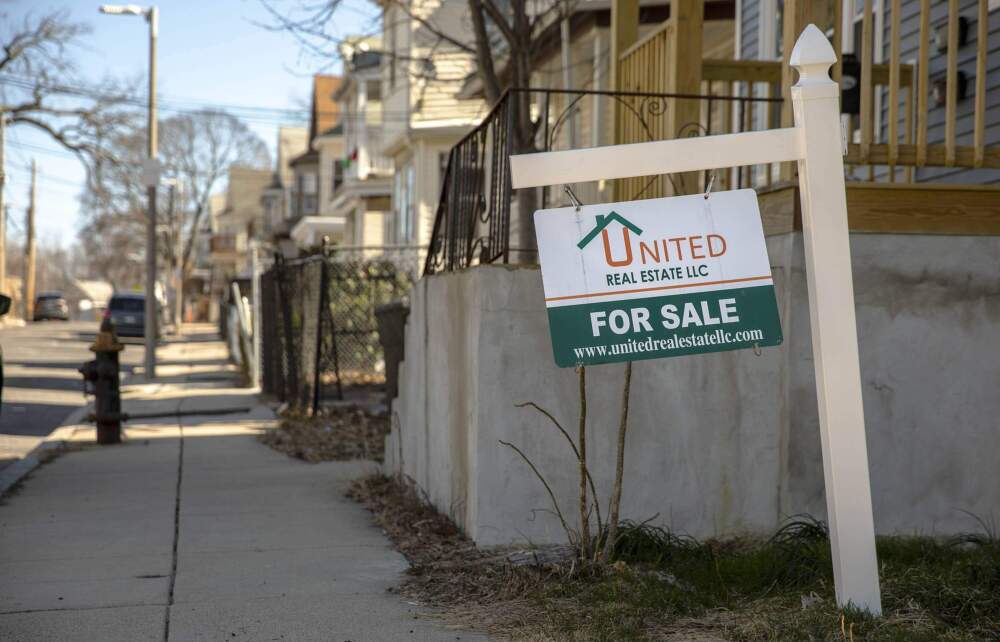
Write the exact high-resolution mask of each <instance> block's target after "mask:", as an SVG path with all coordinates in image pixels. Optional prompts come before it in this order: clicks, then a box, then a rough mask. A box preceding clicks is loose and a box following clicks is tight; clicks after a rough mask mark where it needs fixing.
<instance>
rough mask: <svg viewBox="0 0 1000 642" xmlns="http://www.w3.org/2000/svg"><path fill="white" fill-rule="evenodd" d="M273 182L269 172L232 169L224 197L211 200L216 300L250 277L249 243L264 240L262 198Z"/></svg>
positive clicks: (213, 290) (213, 273)
mask: <svg viewBox="0 0 1000 642" xmlns="http://www.w3.org/2000/svg"><path fill="white" fill-rule="evenodd" d="M272 179H273V172H272V171H271V170H269V169H256V168H252V167H241V166H232V167H230V168H229V180H228V185H227V188H226V192H225V194H224V195H223V194H216V195H213V196H212V197H211V199H210V201H209V207H210V213H211V215H212V216H211V218H212V241H211V256H212V286H211V289H212V293H213V295H215V296H214V297H213V298H216V299H219V298H220V297H222V296H224V294H225V288H227V287H228V286H229V283H231V282H232V281H233V280H235V279H247V278H249V277H250V241H251V239H253V240H261V239H263V238H264V234H265V230H266V229H267V224H266V220H267V219H266V215H265V210H264V205H263V195H264V192H265V191H266V190H267V189H268V187H269V186H270V185H271V182H272Z"/></svg>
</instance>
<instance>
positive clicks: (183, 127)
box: [160, 110, 271, 278]
mask: <svg viewBox="0 0 1000 642" xmlns="http://www.w3.org/2000/svg"><path fill="white" fill-rule="evenodd" d="M161 127H162V129H161V131H162V134H161V139H160V157H161V160H162V161H163V163H164V166H165V167H166V171H167V172H168V173H169V174H171V175H173V176H174V177H176V178H179V179H180V180H181V183H182V189H181V190H180V193H181V195H182V201H181V202H180V203H179V205H178V210H179V212H180V214H181V215H180V217H179V218H178V225H179V227H178V229H177V230H175V231H174V233H175V234H177V235H180V237H181V239H182V244H183V250H182V253H181V256H180V257H179V260H180V262H181V267H182V268H183V274H184V276H185V278H186V277H187V275H188V273H189V272H190V269H191V257H192V253H193V251H194V247H195V243H196V242H197V239H198V230H199V228H200V227H201V225H200V224H201V221H202V219H203V218H204V216H205V213H206V211H207V210H208V200H209V197H210V196H211V195H212V193H213V192H215V191H216V190H217V189H218V188H219V186H220V184H221V183H222V182H223V181H224V179H225V178H226V175H227V172H228V171H229V168H230V167H231V166H233V165H239V166H243V167H255V168H267V167H270V165H271V158H270V154H269V153H268V151H267V145H266V144H265V143H264V141H263V140H261V139H260V137H259V136H257V134H255V133H254V132H253V131H251V130H250V128H249V127H247V126H246V124H245V123H243V121H241V120H240V119H238V118H236V117H235V116H233V115H232V114H227V113H225V112H222V111H217V110H203V111H197V112H192V113H188V114H181V115H179V116H174V117H172V118H169V119H167V120H165V121H164V122H163V124H162V125H161ZM174 267H176V265H175V266H174Z"/></svg>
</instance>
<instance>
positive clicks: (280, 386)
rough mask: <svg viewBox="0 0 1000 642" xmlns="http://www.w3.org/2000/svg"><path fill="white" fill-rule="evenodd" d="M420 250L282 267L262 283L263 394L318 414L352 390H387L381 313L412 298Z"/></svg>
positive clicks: (336, 255) (334, 256)
mask: <svg viewBox="0 0 1000 642" xmlns="http://www.w3.org/2000/svg"><path fill="white" fill-rule="evenodd" d="M418 255H419V248H392V249H389V248H378V249H360V250H353V251H334V252H331V253H329V254H328V255H326V256H322V255H317V256H311V257H308V258H304V259H296V260H293V261H282V260H280V259H278V260H276V261H275V263H274V265H273V266H272V267H271V269H269V270H268V271H267V272H265V273H264V274H263V275H262V276H261V292H260V294H261V303H260V305H261V341H260V347H261V367H262V372H261V375H262V376H261V384H262V386H263V390H264V392H266V393H268V394H272V395H274V396H276V397H277V398H278V399H280V400H281V401H285V402H288V404H289V405H291V406H294V407H298V408H312V409H313V411H315V410H316V409H317V408H318V407H319V405H320V404H321V403H322V401H323V400H324V399H344V397H345V394H346V392H347V391H349V390H350V389H352V388H356V387H365V386H381V385H384V384H385V361H384V359H383V355H382V348H381V345H380V343H379V337H378V328H377V325H376V320H375V308H376V307H378V306H380V305H384V304H386V303H389V302H391V301H395V300H399V299H401V298H403V297H404V296H406V294H407V293H408V292H409V290H410V286H411V285H412V284H413V280H414V274H415V273H416V269H417V265H418V258H419V256H418Z"/></svg>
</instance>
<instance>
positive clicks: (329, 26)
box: [261, 0, 577, 249]
mask: <svg viewBox="0 0 1000 642" xmlns="http://www.w3.org/2000/svg"><path fill="white" fill-rule="evenodd" d="M444 1H445V2H460V1H461V0H444ZM465 1H466V2H467V3H468V16H467V19H466V20H464V21H461V22H460V23H455V22H454V21H449V22H447V23H445V22H441V23H438V22H437V21H435V19H434V17H433V15H432V16H430V17H427V16H425V15H423V14H422V13H421V12H419V11H416V10H415V8H414V3H413V2H411V1H410V0H383V1H382V2H380V3H379V4H380V5H381V6H382V7H383V15H385V11H386V9H387V8H389V7H393V8H398V9H399V11H400V12H401V13H402V14H403V16H404V19H406V20H414V21H416V22H417V23H419V25H420V27H421V31H422V32H424V33H427V34H429V36H430V37H432V38H436V39H437V41H438V45H440V46H443V47H451V48H454V49H456V50H459V51H464V52H466V53H468V54H469V55H470V56H472V57H473V60H474V62H475V68H476V72H475V73H476V75H477V76H478V77H479V80H480V81H481V83H482V92H483V96H484V97H485V99H486V102H487V103H488V104H490V105H494V104H496V102H497V101H499V100H500V97H501V96H502V94H503V91H504V90H505V89H508V88H512V87H519V88H524V87H529V86H530V81H531V74H532V71H533V70H534V68H535V65H536V63H537V62H538V61H539V60H540V58H541V56H542V54H543V50H544V49H545V48H546V47H547V46H549V45H550V43H551V38H552V33H551V32H550V31H549V29H550V28H551V27H552V26H553V25H554V24H556V22H557V21H558V20H559V19H560V18H561V17H565V16H568V15H570V14H571V13H572V11H573V9H574V7H575V5H576V2H577V0H537V1H533V2H528V0H509V1H506V2H505V1H501V0H465ZM261 2H262V4H263V5H264V7H265V8H266V9H267V10H268V11H269V12H270V14H271V16H272V17H273V18H274V24H272V25H267V26H268V27H269V28H271V29H282V30H286V31H288V32H289V33H291V34H292V35H293V36H294V37H295V38H296V39H297V40H298V42H299V43H300V44H301V45H302V47H303V49H304V50H305V51H306V52H307V53H309V54H311V55H314V56H317V57H319V58H320V59H327V58H333V57H334V56H336V55H337V54H336V52H337V51H338V45H339V43H340V41H341V39H342V37H343V35H342V34H340V33H339V32H338V31H337V28H336V16H337V15H338V11H343V10H345V9H356V6H355V5H351V4H349V3H348V2H347V0H289V1H286V2H281V1H280V0H261ZM390 27H391V25H385V29H389V28H390ZM373 29H374V28H373ZM430 49H431V50H432V51H433V50H438V47H435V46H430ZM382 54H383V56H386V57H387V58H388V59H389V60H390V64H395V63H396V62H397V60H398V59H399V58H400V56H399V55H398V54H396V53H395V52H393V51H383V52H382ZM394 56H395V58H394ZM406 60H409V59H408V58H407V59H406ZM428 62H430V61H428ZM409 67H410V68H411V69H413V70H414V73H420V74H422V73H423V72H422V69H423V67H421V66H420V65H410V66H409ZM421 78H422V79H424V80H430V81H431V82H432V81H433V78H431V79H428V78H426V77H425V76H423V75H421ZM511 100H513V101H514V105H515V118H514V131H513V132H512V138H513V143H514V149H515V152H519V153H527V152H533V151H537V144H536V139H537V135H538V130H539V126H540V124H541V121H540V119H539V118H532V116H531V109H530V101H531V96H530V94H528V93H527V92H518V93H516V94H514V95H513V96H512V97H511ZM517 198H518V208H517V212H518V217H519V221H518V222H519V225H518V229H519V230H520V238H519V239H517V243H518V246H519V247H521V248H525V249H527V248H533V247H534V246H535V229H534V218H533V216H532V214H533V212H534V210H535V208H536V206H537V196H536V192H535V190H533V189H522V190H519V191H518V195H517Z"/></svg>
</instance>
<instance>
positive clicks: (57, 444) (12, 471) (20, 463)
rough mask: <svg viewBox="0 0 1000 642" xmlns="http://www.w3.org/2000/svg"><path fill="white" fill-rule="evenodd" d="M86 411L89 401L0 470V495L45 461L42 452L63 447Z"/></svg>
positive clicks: (88, 408)
mask: <svg viewBox="0 0 1000 642" xmlns="http://www.w3.org/2000/svg"><path fill="white" fill-rule="evenodd" d="M88 412H90V404H89V403H88V404H87V405H85V406H81V407H79V408H77V409H76V410H74V411H73V412H71V413H69V415H67V417H66V419H64V420H63V423H62V425H61V426H60V427H59V428H56V429H55V430H53V431H52V432H51V433H49V435H48V437H46V438H45V439H43V440H42V441H41V443H39V444H38V445H37V446H35V447H34V448H32V449H31V451H30V452H29V453H28V454H27V455H25V456H24V457H22V458H21V459H19V460H17V461H16V462H14V463H13V464H11V465H9V466H7V467H6V468H4V469H3V470H0V495H3V494H5V493H6V492H7V491H8V490H9V489H10V488H11V486H13V485H15V484H17V483H18V482H19V481H21V480H22V479H24V478H25V477H26V476H27V475H28V474H30V473H31V472H32V471H33V470H35V469H36V468H38V467H39V466H40V465H41V464H42V462H43V461H46V460H47V459H48V458H47V457H45V456H44V453H46V452H49V451H53V450H59V449H61V448H63V447H64V446H65V445H66V442H67V441H69V439H70V438H71V437H72V436H73V434H74V433H75V432H76V431H77V430H78V429H79V425H80V422H81V421H82V420H83V418H84V417H85V416H86V415H87V413H88Z"/></svg>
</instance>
